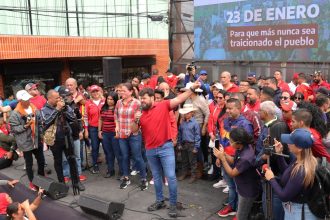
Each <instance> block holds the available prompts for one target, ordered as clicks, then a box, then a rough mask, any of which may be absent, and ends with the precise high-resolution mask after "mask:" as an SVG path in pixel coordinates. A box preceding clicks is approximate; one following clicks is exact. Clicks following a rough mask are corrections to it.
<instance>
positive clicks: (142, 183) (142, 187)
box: [140, 179, 148, 191]
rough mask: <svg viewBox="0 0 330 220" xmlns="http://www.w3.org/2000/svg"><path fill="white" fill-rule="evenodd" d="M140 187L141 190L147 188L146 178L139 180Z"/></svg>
mask: <svg viewBox="0 0 330 220" xmlns="http://www.w3.org/2000/svg"><path fill="white" fill-rule="evenodd" d="M140 189H141V191H144V190H146V189H148V181H147V180H146V179H144V180H142V181H141V185H140Z"/></svg>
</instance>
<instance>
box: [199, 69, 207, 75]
mask: <svg viewBox="0 0 330 220" xmlns="http://www.w3.org/2000/svg"><path fill="white" fill-rule="evenodd" d="M199 74H200V75H207V71H206V70H201V71H200V72H199Z"/></svg>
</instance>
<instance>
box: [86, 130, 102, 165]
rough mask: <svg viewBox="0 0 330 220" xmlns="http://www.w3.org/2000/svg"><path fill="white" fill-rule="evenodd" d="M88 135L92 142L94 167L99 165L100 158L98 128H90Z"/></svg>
mask: <svg viewBox="0 0 330 220" xmlns="http://www.w3.org/2000/svg"><path fill="white" fill-rule="evenodd" d="M88 134H89V137H90V139H91V142H92V159H93V166H95V165H97V158H98V156H99V147H100V139H99V136H98V128H97V127H92V126H88Z"/></svg>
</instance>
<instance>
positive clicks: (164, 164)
mask: <svg viewBox="0 0 330 220" xmlns="http://www.w3.org/2000/svg"><path fill="white" fill-rule="evenodd" d="M146 154H147V158H148V163H149V166H150V169H151V172H152V176H153V178H154V182H155V191H156V200H157V201H158V202H160V201H163V200H164V196H163V178H162V176H163V175H162V174H163V172H164V174H165V177H166V178H167V181H168V187H169V193H170V205H176V202H177V181H176V176H175V156H174V147H173V143H172V142H171V141H168V142H166V143H165V144H163V145H162V146H160V147H158V148H155V149H151V150H147V153H146Z"/></svg>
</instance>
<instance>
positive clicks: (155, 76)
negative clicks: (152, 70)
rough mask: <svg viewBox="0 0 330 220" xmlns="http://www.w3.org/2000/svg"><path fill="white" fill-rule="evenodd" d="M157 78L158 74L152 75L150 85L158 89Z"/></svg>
mask: <svg viewBox="0 0 330 220" xmlns="http://www.w3.org/2000/svg"><path fill="white" fill-rule="evenodd" d="M157 80H158V75H153V76H151V79H150V81H149V86H150V88H152V89H156V86H157Z"/></svg>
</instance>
